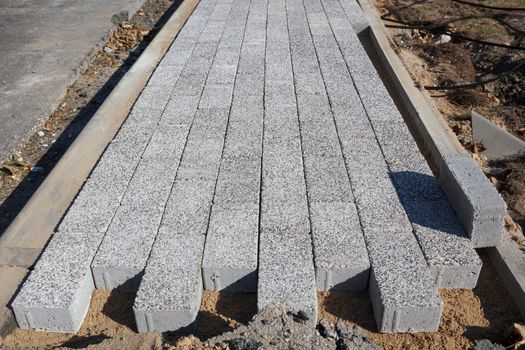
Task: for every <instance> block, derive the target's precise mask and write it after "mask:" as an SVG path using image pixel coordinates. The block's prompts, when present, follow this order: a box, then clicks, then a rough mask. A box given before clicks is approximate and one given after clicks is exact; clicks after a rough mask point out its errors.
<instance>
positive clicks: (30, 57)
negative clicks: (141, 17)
mask: <svg viewBox="0 0 525 350" xmlns="http://www.w3.org/2000/svg"><path fill="white" fill-rule="evenodd" d="M142 4H143V0H110V1H108V0H94V1H83V0H39V1H32V0H4V1H1V2H0V33H2V35H1V36H0V52H1V54H0V160H1V159H5V158H7V157H8V156H9V154H10V153H11V152H12V151H14V150H16V149H18V148H19V147H20V146H21V145H22V143H23V142H24V140H25V139H27V138H28V137H29V136H30V135H31V133H32V131H33V130H35V128H38V127H39V126H40V125H41V124H42V122H43V121H45V119H46V118H47V117H48V116H49V115H50V113H51V112H52V111H53V110H54V109H56V107H57V106H58V104H59V102H60V100H61V98H62V97H63V96H64V94H65V92H66V89H67V86H68V85H70V84H71V83H72V82H73V81H74V79H75V78H76V76H77V74H78V73H79V71H80V70H81V68H82V67H83V65H84V64H85V63H86V61H87V58H89V57H90V54H91V53H93V52H94V51H95V50H96V48H97V45H98V44H100V43H101V42H102V41H103V40H104V39H105V38H106V37H107V35H108V34H109V33H110V32H111V30H112V29H113V28H114V27H115V24H114V23H112V17H113V16H114V15H115V14H119V13H121V12H122V11H127V12H128V13H129V14H130V17H131V15H132V14H133V13H135V12H136V11H137V10H138V9H139V8H140V6H141V5H142Z"/></svg>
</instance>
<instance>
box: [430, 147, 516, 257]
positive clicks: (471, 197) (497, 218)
mask: <svg viewBox="0 0 525 350" xmlns="http://www.w3.org/2000/svg"><path fill="white" fill-rule="evenodd" d="M439 182H440V185H441V188H442V189H443V192H445V194H446V196H447V197H448V199H449V201H450V203H451V204H452V206H453V207H454V210H455V211H456V213H457V214H458V218H459V219H460V221H461V224H462V225H463V227H464V228H465V230H466V231H467V234H468V235H469V237H470V239H471V241H472V244H473V245H474V247H476V248H479V247H491V246H495V245H496V244H497V243H498V242H499V241H500V240H501V236H502V232H503V229H504V221H505V214H506V205H505V202H504V201H503V199H502V198H501V197H500V195H499V194H498V192H497V191H496V189H495V188H494V187H493V186H492V184H491V183H490V182H489V181H488V180H487V179H486V177H485V175H483V173H482V172H481V170H480V169H479V167H478V166H477V165H476V163H475V162H474V161H473V160H472V158H470V156H469V155H458V156H449V157H446V158H445V159H444V160H443V162H442V164H441V172H440V179H439Z"/></svg>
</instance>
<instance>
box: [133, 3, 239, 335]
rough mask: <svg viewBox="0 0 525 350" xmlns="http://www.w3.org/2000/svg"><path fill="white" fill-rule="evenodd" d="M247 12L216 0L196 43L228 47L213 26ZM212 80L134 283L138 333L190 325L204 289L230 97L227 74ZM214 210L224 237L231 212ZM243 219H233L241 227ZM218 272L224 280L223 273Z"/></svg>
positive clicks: (227, 26)
mask: <svg viewBox="0 0 525 350" xmlns="http://www.w3.org/2000/svg"><path fill="white" fill-rule="evenodd" d="M230 9H231V12H230ZM247 12H248V6H246V5H245V4H242V3H240V2H239V3H236V4H232V3H231V2H229V1H219V3H218V5H217V7H216V8H215V9H214V11H213V12H212V14H211V15H210V21H209V22H208V24H209V26H208V27H207V29H205V30H204V31H203V33H202V35H201V38H202V40H201V41H200V42H199V44H201V43H202V44H209V43H214V44H215V45H216V47H217V52H219V51H223V50H225V48H226V47H227V46H225V45H228V47H231V46H229V45H232V43H231V41H229V42H228V43H227V44H226V43H224V42H223V41H222V34H221V35H220V36H217V35H216V31H219V32H220V33H222V32H223V28H224V32H228V31H229V30H230V28H234V27H236V26H238V25H240V23H243V18H245V17H246V16H247ZM212 18H213V21H212ZM226 19H227V21H226ZM212 22H213V23H212ZM210 23H212V24H211V25H210ZM204 36H207V37H206V38H204ZM229 38H230V39H231V36H230V37H229ZM239 40H240V38H239ZM237 55H238V53H237ZM196 62H199V64H202V62H203V60H201V59H200V58H197V60H196ZM206 62H209V63H208V68H207V69H208V70H210V71H211V70H213V69H214V67H216V66H217V65H219V63H218V62H216V61H215V60H213V59H212V61H208V60H207V59H206ZM221 64H222V63H221ZM199 69H200V68H199ZM206 76H207V73H206ZM214 79H215V80H214V82H213V83H212V82H209V81H208V80H206V81H205V84H202V86H203V88H202V91H203V92H202V96H201V99H200V102H199V105H198V111H197V113H196V115H195V119H194V121H193V124H192V127H191V130H190V132H189V135H188V140H187V143H186V147H185V149H184V153H183V155H182V160H181V164H180V166H179V169H178V171H177V175H176V178H175V183H174V186H173V189H172V191H171V194H170V197H169V199H168V203H167V205H166V208H165V210H164V215H163V218H162V221H161V225H160V228H159V232H158V235H157V238H156V241H155V243H154V244H153V247H152V249H151V255H150V258H149V260H148V262H147V264H146V269H145V274H144V277H143V279H142V282H141V284H140V287H139V291H138V294H137V299H136V303H135V305H134V313H135V318H136V321H137V327H138V330H139V331H140V332H144V331H161V332H164V331H180V330H183V329H185V328H188V327H191V326H192V325H194V322H195V319H196V317H197V313H198V310H199V306H200V299H201V293H202V288H203V284H202V275H201V273H202V265H201V262H202V259H203V252H204V241H205V235H206V232H207V231H208V225H209V219H210V209H211V204H212V199H213V195H214V192H215V186H216V181H217V175H218V171H219V166H220V160H221V156H222V151H223V145H224V137H225V130H226V126H227V122H228V115H229V105H230V101H231V98H232V96H231V95H232V84H231V81H228V79H229V78H228V77H226V76H225V77H224V80H220V79H219V80H217V79H218V77H215V78H214ZM195 86H196V85H195ZM225 91H226V93H225ZM190 95H193V94H190ZM216 213H217V214H216V216H214V218H215V219H214V221H213V226H212V227H211V229H213V230H215V231H216V234H215V235H214V237H216V238H218V239H223V240H224V239H226V240H228V238H227V237H226V236H227V234H229V233H230V232H228V230H227V227H225V226H227V225H226V224H225V220H226V221H228V217H229V216H228V215H231V214H232V213H231V212H223V213H221V212H220V211H219V210H217V211H216ZM221 214H224V215H222V216H221ZM242 218H243V216H242V215H241V217H240V218H239V220H240V221H239V222H238V223H239V225H241V226H242V225H243V224H244V221H243V220H242ZM228 224H229V222H228ZM225 228H226V231H225ZM223 276H224V277H225V278H224V280H223V281H227V278H228V276H227V275H223Z"/></svg>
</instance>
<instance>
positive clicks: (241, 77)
mask: <svg viewBox="0 0 525 350" xmlns="http://www.w3.org/2000/svg"><path fill="white" fill-rule="evenodd" d="M233 94H234V96H239V98H242V97H243V96H256V97H258V98H260V99H261V101H262V97H263V94H264V70H263V69H261V70H260V71H258V72H252V73H242V74H238V75H237V78H236V80H235V91H234V92H233Z"/></svg>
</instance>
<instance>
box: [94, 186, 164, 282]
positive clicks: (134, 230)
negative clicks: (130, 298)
mask: <svg viewBox="0 0 525 350" xmlns="http://www.w3.org/2000/svg"><path fill="white" fill-rule="evenodd" d="M168 190H169V189H168ZM167 195H168V194H166V196H167ZM163 209H164V206H163V204H159V203H154V204H153V205H151V203H143V204H134V205H123V206H121V207H120V208H119V209H118V211H117V213H116V214H115V217H114V218H113V222H112V223H111V226H110V227H109V229H108V231H107V233H106V235H105V236H104V239H103V241H102V243H101V244H100V247H99V249H98V251H97V254H96V255H95V258H94V259H93V262H92V264H91V270H92V271H93V279H94V280H95V285H96V287H97V288H99V289H105V290H113V289H119V290H123V291H130V292H133V291H136V290H137V288H138V285H139V283H140V279H141V277H142V273H143V270H144V267H145V266H146V261H147V259H148V256H149V253H150V250H151V246H152V245H153V241H154V240H155V236H156V235H157V230H158V228H159V225H160V220H161V218H162V211H163Z"/></svg>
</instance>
